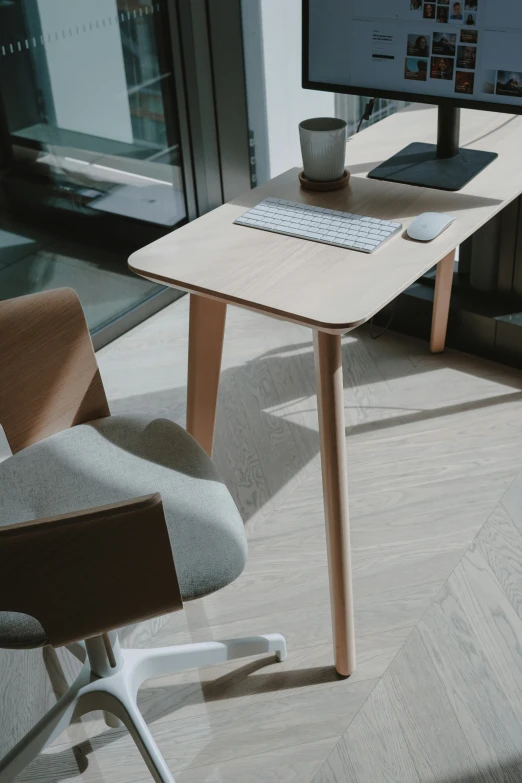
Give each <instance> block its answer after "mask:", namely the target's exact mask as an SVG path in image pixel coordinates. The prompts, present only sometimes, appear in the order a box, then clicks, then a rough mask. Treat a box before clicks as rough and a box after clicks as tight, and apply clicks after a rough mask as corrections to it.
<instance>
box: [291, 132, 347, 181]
mask: <svg viewBox="0 0 522 783" xmlns="http://www.w3.org/2000/svg"><path fill="white" fill-rule="evenodd" d="M299 137H300V139H301V154H302V156H303V171H304V175H305V177H306V178H307V179H309V180H312V181H313V182H331V181H332V180H336V179H341V177H342V176H343V173H344V159H345V155H346V122H345V121H344V120H339V119H337V118H336V117H315V118H314V119H312V120H303V122H300V123H299Z"/></svg>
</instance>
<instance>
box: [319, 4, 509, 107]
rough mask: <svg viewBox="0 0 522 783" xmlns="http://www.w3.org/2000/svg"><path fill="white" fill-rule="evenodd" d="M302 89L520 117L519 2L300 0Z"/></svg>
mask: <svg viewBox="0 0 522 783" xmlns="http://www.w3.org/2000/svg"><path fill="white" fill-rule="evenodd" d="M303 13H304V16H303V20H304V25H303V30H304V39H303V86H305V87H310V88H318V89H330V90H332V91H334V92H347V93H353V94H358V95H368V96H374V95H376V96H380V97H389V98H398V99H403V100H410V101H415V100H424V101H428V102H430V103H444V102H446V101H447V100H448V99H449V100H452V101H454V102H456V103H457V104H458V105H461V106H465V105H467V104H468V103H470V104H471V103H473V104H475V106H476V105H477V104H480V105H481V108H486V109H492V110H494V111H495V110H497V111H498V110H502V111H511V112H513V113H518V112H522V0H460V1H459V0H436V1H435V0H434V1H433V2H427V0H303Z"/></svg>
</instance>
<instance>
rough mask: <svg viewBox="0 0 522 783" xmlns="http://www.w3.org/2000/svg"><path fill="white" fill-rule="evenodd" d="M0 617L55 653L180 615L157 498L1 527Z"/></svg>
mask: <svg viewBox="0 0 522 783" xmlns="http://www.w3.org/2000/svg"><path fill="white" fill-rule="evenodd" d="M0 563H1V565H0V610H3V611H11V612H22V613H24V614H28V615H31V616H32V617H35V618H36V619H37V620H38V621H39V622H40V624H41V625H42V627H43V629H44V630H45V632H46V634H47V638H48V640H49V643H50V644H52V645H53V647H59V646H61V645H64V644H69V643H71V642H74V641H78V640H80V639H88V638H90V637H91V636H97V635H98V634H101V633H105V632H107V631H109V630H113V629H115V628H120V627H121V626H124V625H129V624H131V623H136V622H139V621H141V620H146V619H148V618H150V617H156V616H157V615H161V614H166V613H168V612H173V611H176V610H178V609H181V608H182V607H183V601H182V598H181V593H180V590H179V585H178V579H177V576H176V568H175V565H174V559H173V555H172V549H171V545H170V541H169V536H168V531H167V525H166V522H165V515H164V512H163V504H162V501H161V497H160V495H159V494H154V495H147V496H145V497H140V498H133V499H132V500H126V501H123V502H121V503H113V504H111V505H107V506H100V507H98V508H91V509H87V510H85V511H78V512H74V513H71V514H62V515H60V516H55V517H46V518H45V519H37V520H34V521H31V522H23V523H20V524H16V525H9V526H6V527H0Z"/></svg>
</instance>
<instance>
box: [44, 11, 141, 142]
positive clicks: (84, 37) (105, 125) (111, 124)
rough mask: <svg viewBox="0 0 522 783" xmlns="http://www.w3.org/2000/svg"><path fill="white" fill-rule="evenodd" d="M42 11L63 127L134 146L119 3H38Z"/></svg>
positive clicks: (56, 100)
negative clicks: (119, 21)
mask: <svg viewBox="0 0 522 783" xmlns="http://www.w3.org/2000/svg"><path fill="white" fill-rule="evenodd" d="M38 11H39V14H40V20H41V25H42V33H43V36H44V40H45V49H46V55H47V62H48V67H49V76H50V80H51V90H52V95H53V100H54V107H55V112H56V120H57V124H58V127H59V128H64V129H66V130H73V131H79V132H80V133H88V134H92V135H94V136H101V137H103V138H106V139H114V140H116V141H124V142H129V143H131V142H132V140H133V137H132V125H131V117H130V110H129V101H128V97H127V81H126V78H125V69H124V65H123V52H122V47H121V38H120V27H119V24H118V9H117V6H116V0H88V1H87V2H86V0H38ZM109 19H110V22H109ZM104 23H105V24H104ZM84 28H85V29H84Z"/></svg>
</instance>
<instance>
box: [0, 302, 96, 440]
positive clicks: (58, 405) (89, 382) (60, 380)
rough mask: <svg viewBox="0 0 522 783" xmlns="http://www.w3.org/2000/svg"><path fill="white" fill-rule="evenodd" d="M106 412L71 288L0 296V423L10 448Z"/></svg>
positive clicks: (86, 334) (94, 364) (93, 358)
mask: <svg viewBox="0 0 522 783" xmlns="http://www.w3.org/2000/svg"><path fill="white" fill-rule="evenodd" d="M109 415H110V411H109V406H108V404H107V398H106V396H105V390H104V388H103V383H102V380H101V377H100V371H99V369H98V365H97V362H96V357H95V355H94V349H93V347H92V342H91V338H90V335H89V330H88V328H87V323H86V321H85V316H84V314H83V310H82V306H81V304H80V300H79V299H78V296H77V294H76V293H75V292H74V291H73V290H72V289H70V288H58V289H55V290H54V291H45V292H43V293H38V294H31V295H29V296H21V297H18V298H17V299H8V300H5V301H0V424H1V425H2V427H3V428H4V431H5V434H6V436H7V440H8V441H9V445H10V447H11V449H12V451H13V453H15V452H17V451H20V450H21V449H23V448H25V447H26V446H30V445H31V444H32V443H36V442H37V441H39V440H42V438H46V437H48V436H49V435H53V434H54V433H55V432H60V431H61V430H64V429H67V428H68V427H72V426H73V425H75V424H82V423H84V422H87V421H92V420H93V419H100V418H103V417H104V416H109Z"/></svg>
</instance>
